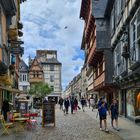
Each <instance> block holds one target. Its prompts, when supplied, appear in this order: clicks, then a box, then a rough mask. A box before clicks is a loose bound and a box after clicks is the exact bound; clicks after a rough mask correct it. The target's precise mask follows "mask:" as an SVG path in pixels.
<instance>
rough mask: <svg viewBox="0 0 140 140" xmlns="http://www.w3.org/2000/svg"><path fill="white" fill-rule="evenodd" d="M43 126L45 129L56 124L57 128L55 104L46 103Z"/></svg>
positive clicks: (44, 105)
mask: <svg viewBox="0 0 140 140" xmlns="http://www.w3.org/2000/svg"><path fill="white" fill-rule="evenodd" d="M42 113H43V114H42V117H43V118H42V125H43V127H45V126H47V125H48V124H54V126H55V104H54V103H44V104H43V111H42Z"/></svg>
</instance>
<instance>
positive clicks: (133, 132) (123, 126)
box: [86, 107, 140, 140]
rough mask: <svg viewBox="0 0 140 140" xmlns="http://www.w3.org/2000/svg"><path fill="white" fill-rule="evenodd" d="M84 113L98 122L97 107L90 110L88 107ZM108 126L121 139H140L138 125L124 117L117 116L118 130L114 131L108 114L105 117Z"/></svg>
mask: <svg viewBox="0 0 140 140" xmlns="http://www.w3.org/2000/svg"><path fill="white" fill-rule="evenodd" d="M86 113H87V114H88V115H89V116H90V117H92V119H94V120H96V121H97V122H98V123H99V118H96V114H97V109H94V111H93V112H92V111H91V109H89V108H88V107H87V108H86ZM107 122H108V128H109V130H110V131H112V132H113V133H115V134H117V135H119V136H120V137H121V138H122V139H123V140H140V126H138V125H136V124H135V123H134V122H132V121H130V120H128V119H127V118H124V117H121V116H120V117H119V128H120V131H116V130H114V129H113V128H112V127H111V123H110V122H111V120H110V116H108V118H107Z"/></svg>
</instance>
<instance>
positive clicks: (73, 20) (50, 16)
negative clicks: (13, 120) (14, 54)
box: [21, 0, 84, 90]
mask: <svg viewBox="0 0 140 140" xmlns="http://www.w3.org/2000/svg"><path fill="white" fill-rule="evenodd" d="M80 7H81V0H27V1H26V2H24V3H22V4H21V22H22V23H23V26H24V28H23V30H22V31H23V33H24V35H23V37H22V40H23V41H24V45H23V47H24V55H23V60H24V61H25V62H26V63H28V57H29V56H31V58H34V57H35V55H36V50H39V49H40V50H57V56H58V60H59V61H60V62H61V63H62V87H63V90H64V89H65V87H66V86H67V85H68V83H69V82H70V81H71V80H72V79H73V78H74V76H76V75H77V74H78V73H80V70H81V68H82V66H83V63H84V61H83V60H84V52H83V51H82V50H81V49H80V48H81V41H82V34H83V27H84V21H82V20H81V19H79V15H80Z"/></svg>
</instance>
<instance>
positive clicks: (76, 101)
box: [74, 97, 78, 112]
mask: <svg viewBox="0 0 140 140" xmlns="http://www.w3.org/2000/svg"><path fill="white" fill-rule="evenodd" d="M77 107H78V100H77V98H76V97H75V98H74V110H75V112H77Z"/></svg>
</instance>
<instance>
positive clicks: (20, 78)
mask: <svg viewBox="0 0 140 140" xmlns="http://www.w3.org/2000/svg"><path fill="white" fill-rule="evenodd" d="M19 81H20V82H22V74H20V77H19Z"/></svg>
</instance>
